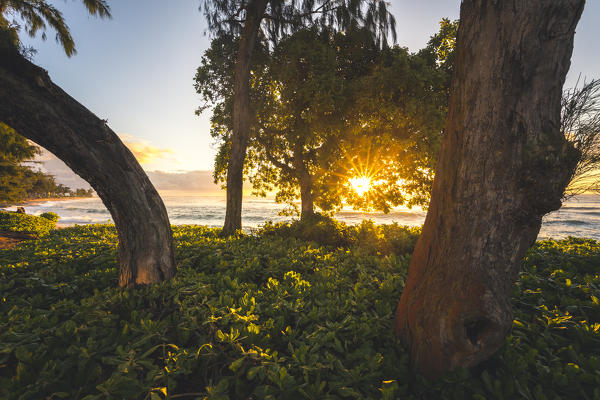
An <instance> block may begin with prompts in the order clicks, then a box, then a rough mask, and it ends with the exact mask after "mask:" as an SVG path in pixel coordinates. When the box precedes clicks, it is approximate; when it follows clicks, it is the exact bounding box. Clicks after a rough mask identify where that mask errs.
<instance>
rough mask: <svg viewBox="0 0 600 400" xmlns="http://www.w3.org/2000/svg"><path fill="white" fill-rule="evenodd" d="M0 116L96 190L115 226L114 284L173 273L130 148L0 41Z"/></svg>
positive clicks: (156, 202)
mask: <svg viewBox="0 0 600 400" xmlns="http://www.w3.org/2000/svg"><path fill="white" fill-rule="evenodd" d="M0 121H2V122H4V123H5V124H7V125H9V126H11V127H12V128H14V129H15V130H16V131H17V132H19V133H20V134H22V135H23V136H25V137H26V138H28V139H30V140H32V141H34V142H35V143H37V144H39V145H41V146H43V147H45V148H46V149H48V150H49V151H51V152H52V153H54V154H55V155H56V156H57V157H58V158H60V159H61V160H63V161H64V162H65V163H66V164H67V165H68V166H69V167H70V168H71V169H72V170H73V171H74V172H75V173H77V174H78V175H79V176H81V177H82V178H83V179H85V180H86V181H87V182H89V183H90V185H91V186H92V187H93V188H94V189H95V190H96V192H97V193H98V195H99V196H100V198H101V199H102V202H103V203H104V205H105V206H106V208H107V209H108V210H109V211H110V213H111V215H112V217H113V220H114V222H115V225H116V228H117V231H118V234H119V264H120V269H119V284H120V285H121V286H127V287H131V286H135V285H138V284H150V283H155V282H160V281H163V280H167V279H170V278H171V277H173V276H174V274H175V271H176V264H175V256H174V252H173V238H172V232H171V226H170V224H169V218H168V216H167V211H166V209H165V206H164V205H163V202H162V200H161V198H160V196H159V195H158V193H157V192H156V190H155V189H154V187H153V186H152V183H150V180H149V179H148V177H147V176H146V174H145V172H144V171H143V170H142V168H141V167H140V165H139V164H138V162H137V161H136V159H135V157H134V156H133V154H131V152H130V151H129V150H128V149H127V147H125V145H124V144H123V143H122V142H121V140H120V139H119V137H118V136H117V135H116V134H115V133H114V132H113V131H112V130H111V129H110V128H109V127H108V126H107V125H106V123H105V121H103V120H101V119H100V118H98V117H96V116H95V115H94V114H93V113H92V112H91V111H89V110H88V109H86V108H85V107H84V106H82V105H81V104H79V103H78V102H77V101H75V100H74V99H73V98H71V97H70V96H69V95H68V94H66V93H65V92H64V91H63V90H62V89H60V88H59V87H58V86H57V85H55V84H54V83H53V82H52V81H51V80H50V78H49V76H48V74H47V72H46V71H44V70H43V69H41V68H39V67H37V66H35V65H33V64H32V63H30V62H29V61H27V60H26V59H25V58H23V57H22V56H21V55H19V54H15V53H14V51H11V50H7V49H0Z"/></svg>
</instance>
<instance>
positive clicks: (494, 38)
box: [396, 0, 585, 376]
mask: <svg viewBox="0 0 600 400" xmlns="http://www.w3.org/2000/svg"><path fill="white" fill-rule="evenodd" d="M584 4H585V0H543V1H521V2H482V1H475V0H465V1H463V2H462V5H461V12H460V21H461V22H460V26H459V30H458V38H457V44H456V55H455V63H454V66H453V69H454V74H453V78H452V90H451V95H450V100H449V105H448V118H447V122H446V128H445V133H444V137H443V141H442V145H441V150H440V155H439V159H438V164H437V167H436V175H435V180H434V183H433V191H432V196H431V202H430V206H429V212H428V213H427V217H426V219H425V224H424V226H423V230H422V233H421V236H420V237H419V241H418V242H417V245H416V247H415V250H414V253H413V256H412V258H411V262H410V267H409V271H408V276H407V279H406V283H405V287H404V289H403V292H402V297H401V299H400V302H399V305H398V309H397V313H396V328H397V332H398V333H399V335H400V337H401V338H402V340H403V341H404V343H405V344H406V345H407V346H408V348H409V349H410V353H411V357H412V362H413V364H414V366H415V367H416V369H417V370H419V371H420V372H422V373H425V374H427V375H429V376H436V375H438V374H440V373H442V372H444V371H447V370H450V369H453V368H457V367H470V366H474V365H477V364H478V363H480V362H482V361H483V360H485V359H487V358H488V357H489V356H490V355H492V354H493V353H494V352H495V351H496V350H497V349H498V348H499V347H500V346H501V345H502V344H503V343H505V337H506V334H507V333H508V332H509V331H510V329H511V327H512V325H513V314H512V309H511V301H510V299H511V294H512V293H513V291H514V282H515V280H516V279H517V276H518V273H519V268H520V265H521V262H522V258H523V256H524V254H525V251H526V250H527V249H528V248H529V246H531V244H532V243H533V242H534V241H535V239H536V237H537V234H538V232H539V229H540V226H541V220H542V217H543V215H544V214H546V213H548V212H550V211H553V210H556V209H558V208H559V207H560V205H561V198H562V196H563V193H564V189H565V187H566V185H567V184H568V183H569V179H570V177H571V176H572V172H573V170H574V169H575V168H576V165H577V161H578V151H577V150H576V149H575V148H574V146H573V145H572V144H571V143H569V142H568V141H567V140H566V139H565V137H564V135H563V132H561V129H560V125H561V124H560V118H561V116H560V110H561V91H562V86H563V84H564V80H565V76H566V73H567V71H568V69H569V65H570V57H571V53H572V50H573V38H574V34H575V27H576V26H577V22H578V20H579V18H580V16H581V12H582V11H583V7H584Z"/></svg>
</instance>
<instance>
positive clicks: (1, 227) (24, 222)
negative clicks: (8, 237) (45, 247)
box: [0, 211, 58, 236]
mask: <svg viewBox="0 0 600 400" xmlns="http://www.w3.org/2000/svg"><path fill="white" fill-rule="evenodd" d="M44 215H48V216H46V217H44ZM56 221H58V215H56V214H54V213H45V214H42V216H40V217H38V216H35V215H27V214H21V213H14V212H8V211H0V232H2V231H4V232H15V233H25V234H29V235H35V236H44V235H47V234H48V233H49V232H50V231H51V230H52V229H54V228H55V227H56Z"/></svg>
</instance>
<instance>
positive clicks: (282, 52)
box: [196, 27, 449, 213]
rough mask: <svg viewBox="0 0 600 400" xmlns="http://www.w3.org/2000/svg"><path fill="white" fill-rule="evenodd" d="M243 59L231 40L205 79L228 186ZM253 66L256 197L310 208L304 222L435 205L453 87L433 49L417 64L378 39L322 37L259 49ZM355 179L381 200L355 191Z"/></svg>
mask: <svg viewBox="0 0 600 400" xmlns="http://www.w3.org/2000/svg"><path fill="white" fill-rule="evenodd" d="M438 35H439V34H438ZM235 49H236V45H235V42H234V41H232V40H231V37H229V38H228V37H221V38H215V39H214V40H213V42H212V44H211V47H210V48H209V49H208V50H207V52H206V53H205V55H204V57H203V60H202V65H201V66H200V67H199V68H198V72H197V75H196V89H197V91H198V93H199V94H201V95H202V97H203V98H204V100H205V101H206V104H205V106H203V107H201V108H200V109H199V111H201V110H204V109H206V108H207V107H208V105H210V104H213V105H214V108H213V114H212V119H211V121H212V135H213V137H214V138H215V139H216V141H217V143H218V144H219V152H218V155H217V157H216V161H215V170H214V172H215V181H217V182H219V181H220V182H223V181H225V176H226V168H227V164H228V158H229V149H230V138H231V132H232V118H231V115H232V105H233V89H232V88H233V82H234V79H233V69H234V64H235V62H234V56H235ZM253 65H254V68H253V69H252V72H251V85H250V87H251V92H250V97H251V100H252V106H253V108H252V109H253V114H252V124H251V126H252V128H251V136H250V141H249V145H248V155H249V157H248V159H247V163H246V168H245V171H246V176H247V177H248V178H249V179H250V181H251V183H252V185H253V188H254V190H255V193H256V194H261V195H264V194H265V193H266V192H269V191H272V190H276V199H277V200H278V201H280V202H284V203H287V204H289V205H291V206H292V207H293V204H294V201H295V200H296V199H298V198H301V199H302V204H303V206H302V211H303V213H304V212H307V213H312V211H313V209H314V206H316V207H318V208H320V209H321V210H324V211H331V210H335V209H338V208H339V207H340V206H341V205H342V202H343V201H346V202H347V203H349V204H351V205H353V206H355V207H356V208H360V209H378V210H384V211H388V210H389V209H390V207H393V206H397V205H400V204H407V205H409V206H412V205H415V204H419V205H426V203H427V200H428V193H429V190H430V186H431V180H432V175H433V173H432V170H433V167H434V165H435V160H436V156H435V155H436V152H437V148H438V143H439V137H440V135H441V133H442V129H443V122H444V118H445V110H446V101H447V93H448V87H447V85H448V82H449V69H447V68H444V67H443V65H442V62H440V59H439V58H438V56H437V53H436V49H435V47H434V45H433V44H431V43H430V45H429V46H428V47H427V48H425V49H423V50H422V51H420V52H418V53H417V54H410V53H409V52H408V51H407V50H406V49H404V48H400V47H393V48H383V49H381V48H379V46H378V43H377V41H376V40H375V39H373V37H372V35H371V34H370V32H368V30H366V29H351V30H348V31H346V32H344V33H335V32H332V31H331V30H327V29H325V30H322V29H318V28H316V27H314V28H312V29H305V30H301V31H298V32H296V33H294V34H292V35H288V36H286V37H284V38H282V40H281V41H280V42H279V43H278V44H277V46H275V47H274V48H273V49H272V50H270V49H269V47H268V46H267V45H266V44H264V43H258V44H257V45H256V49H255V51H254V61H253ZM352 178H359V179H368V181H369V182H368V185H369V186H370V187H372V188H371V190H368V191H366V192H363V191H360V190H359V191H357V190H355V189H353V186H352V185H351V179H352ZM359 192H360V193H359Z"/></svg>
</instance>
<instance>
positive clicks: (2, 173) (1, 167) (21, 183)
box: [0, 123, 39, 204]
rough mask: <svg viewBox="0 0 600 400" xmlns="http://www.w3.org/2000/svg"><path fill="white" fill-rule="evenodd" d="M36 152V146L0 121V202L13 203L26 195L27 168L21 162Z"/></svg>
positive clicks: (37, 152)
mask: <svg viewBox="0 0 600 400" xmlns="http://www.w3.org/2000/svg"><path fill="white" fill-rule="evenodd" d="M37 154H39V149H38V148H37V147H36V146H34V145H32V144H30V143H29V142H28V141H27V139H25V138H24V137H23V136H21V135H18V134H17V133H16V132H15V131H14V129H12V128H10V127H9V126H8V125H6V124H3V123H0V204H10V203H15V202H18V201H20V200H23V199H25V198H26V197H27V190H28V189H29V185H28V180H27V179H26V178H25V176H26V173H27V172H28V170H29V169H28V168H27V167H25V166H23V165H22V162H23V161H27V160H31V159H32V158H33V157H35V156H36V155H37Z"/></svg>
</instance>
